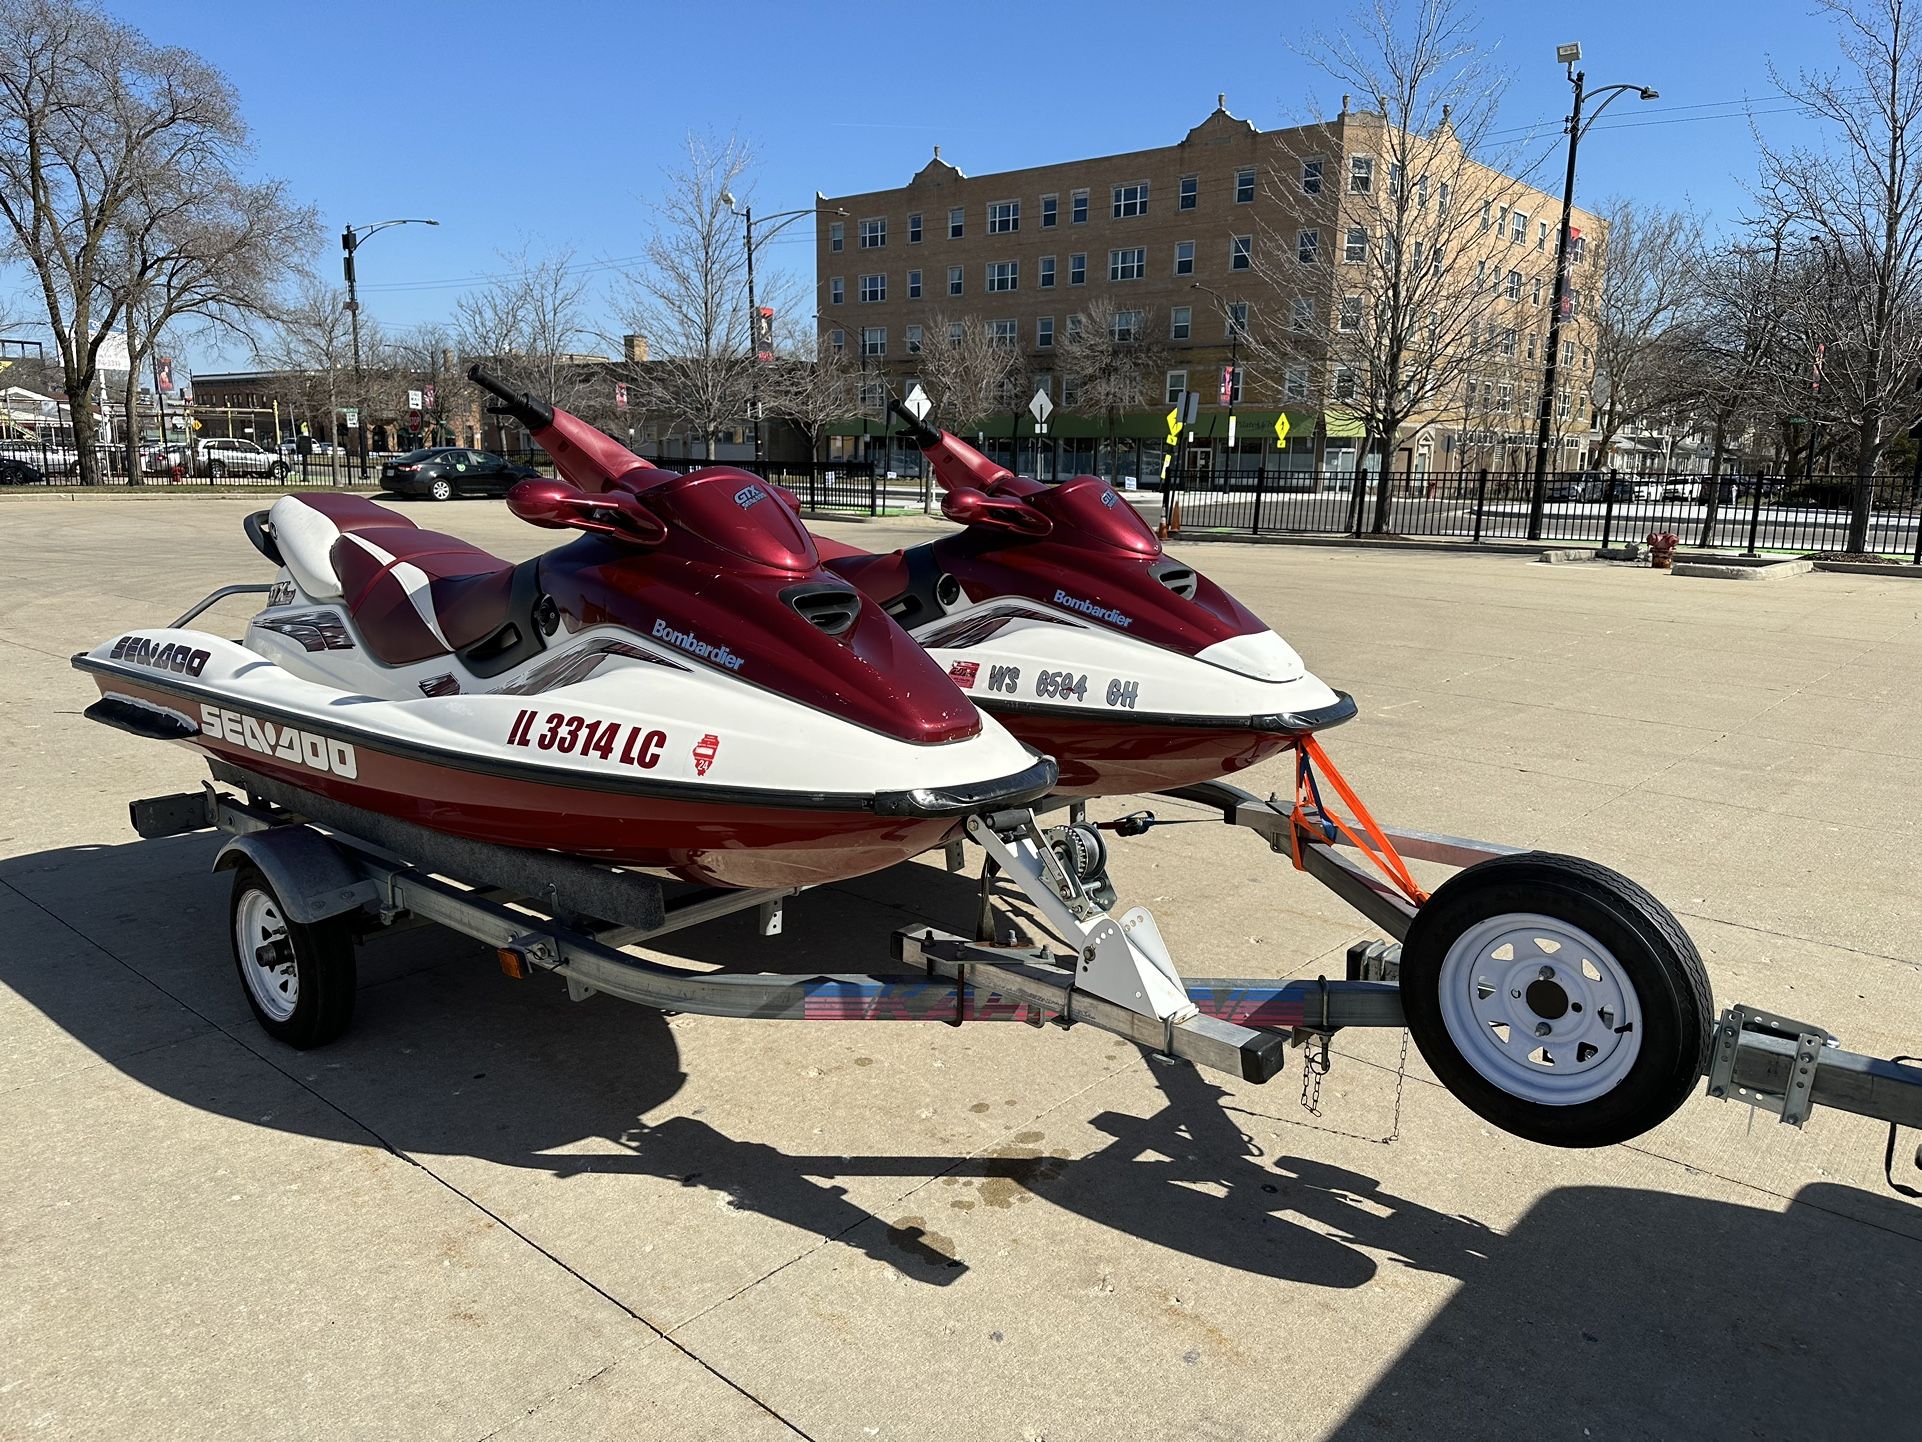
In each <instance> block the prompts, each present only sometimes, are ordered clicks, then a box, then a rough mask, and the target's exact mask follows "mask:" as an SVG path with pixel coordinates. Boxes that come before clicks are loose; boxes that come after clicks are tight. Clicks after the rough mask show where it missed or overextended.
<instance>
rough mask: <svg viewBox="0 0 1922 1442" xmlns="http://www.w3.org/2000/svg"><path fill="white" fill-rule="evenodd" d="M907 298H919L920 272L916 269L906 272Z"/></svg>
mask: <svg viewBox="0 0 1922 1442" xmlns="http://www.w3.org/2000/svg"><path fill="white" fill-rule="evenodd" d="M908 299H909V300H919V299H921V272H920V271H918V270H911V271H909V272H908Z"/></svg>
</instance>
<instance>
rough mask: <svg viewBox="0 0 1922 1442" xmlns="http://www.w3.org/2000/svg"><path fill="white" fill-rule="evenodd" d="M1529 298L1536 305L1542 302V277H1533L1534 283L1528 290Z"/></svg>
mask: <svg viewBox="0 0 1922 1442" xmlns="http://www.w3.org/2000/svg"><path fill="white" fill-rule="evenodd" d="M1529 299H1530V300H1531V301H1532V302H1533V303H1534V304H1536V305H1540V304H1541V303H1542V278H1541V277H1540V276H1539V275H1538V276H1536V277H1535V284H1534V285H1533V286H1532V287H1531V288H1530V290H1529Z"/></svg>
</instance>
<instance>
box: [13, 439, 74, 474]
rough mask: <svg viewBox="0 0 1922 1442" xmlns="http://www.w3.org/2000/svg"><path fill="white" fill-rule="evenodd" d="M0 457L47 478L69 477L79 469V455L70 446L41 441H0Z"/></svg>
mask: <svg viewBox="0 0 1922 1442" xmlns="http://www.w3.org/2000/svg"><path fill="white" fill-rule="evenodd" d="M0 456H3V457H5V458H6V459H8V460H14V461H20V462H22V463H23V464H25V465H28V466H31V467H32V468H33V469H34V470H35V471H36V472H40V473H43V474H45V475H49V476H70V475H73V474H74V473H75V472H77V471H78V470H79V469H80V453H79V452H78V451H76V450H75V449H74V448H73V447H72V446H56V445H52V444H49V443H46V442H42V441H27V440H11V441H0Z"/></svg>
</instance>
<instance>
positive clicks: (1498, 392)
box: [1495, 381, 1515, 415]
mask: <svg viewBox="0 0 1922 1442" xmlns="http://www.w3.org/2000/svg"><path fill="white" fill-rule="evenodd" d="M1514 408H1515V387H1514V386H1513V385H1512V384H1510V383H1509V382H1507V381H1503V382H1502V383H1501V384H1499V385H1497V386H1496V387H1495V409H1496V410H1498V411H1500V412H1501V413H1502V414H1503V415H1507V414H1508V413H1509V412H1510V411H1512V410H1513V409H1514Z"/></svg>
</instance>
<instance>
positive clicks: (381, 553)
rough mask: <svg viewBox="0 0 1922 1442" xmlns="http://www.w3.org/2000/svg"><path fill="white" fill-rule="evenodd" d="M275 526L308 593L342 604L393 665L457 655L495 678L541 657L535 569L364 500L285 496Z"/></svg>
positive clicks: (274, 512) (270, 520) (273, 516)
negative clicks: (523, 657) (522, 659)
mask: <svg viewBox="0 0 1922 1442" xmlns="http://www.w3.org/2000/svg"><path fill="white" fill-rule="evenodd" d="M267 524H268V527H269V528H270V529H271V531H272V533H273V537H274V542H275V544H276V545H277V546H278V548H279V550H280V555H281V559H282V561H283V562H284V563H285V564H286V567H287V569H288V570H289V571H290V572H291V573H292V574H293V577H294V580H295V581H296V582H297V583H298V584H299V586H300V589H301V590H303V591H305V592H306V593H307V594H308V595H309V596H311V597H312V598H313V599H314V600H316V601H338V602H342V603H344V604H345V605H346V607H347V612H348V615H350V616H351V617H352V618H353V621H354V627H355V629H356V630H357V631H358V632H359V634H360V636H361V639H362V640H363V641H364V642H365V643H366V645H367V648H368V649H369V650H370V651H372V652H373V654H374V655H375V656H376V657H377V658H378V659H380V660H381V661H384V662H386V663H387V664H388V665H390V666H405V665H411V664H413V663H414V662H417V661H426V660H429V659H431V658H433V657H436V656H442V655H446V654H447V653H449V652H459V653H461V655H462V659H463V660H467V661H468V662H469V664H470V666H473V668H474V669H476V670H479V671H481V673H482V674H493V672H494V671H495V670H498V669H500V668H498V667H492V668H490V667H488V665H487V662H489V661H491V660H496V659H499V658H500V657H501V656H502V655H503V654H507V653H514V654H515V657H516V659H517V658H518V655H519V654H522V653H531V651H533V650H538V649H539V644H540V643H539V640H538V639H537V635H536V632H535V628H534V626H533V624H532V611H533V607H534V602H535V601H536V599H537V595H536V592H537V589H538V586H537V581H536V575H535V563H534V562H528V563H527V564H526V565H525V566H518V567H517V566H516V565H514V563H513V562H511V561H507V560H503V559H502V558H501V557H499V556H496V555H494V554H492V553H491V552H488V551H483V550H481V549H480V547H478V546H475V545H472V544H470V543H468V542H466V541H463V540H461V539H460V538H459V537H458V536H448V535H443V534H441V533H440V532H438V531H424V530H422V529H421V528H420V527H418V526H416V525H415V524H414V523H413V522H412V521H410V520H408V519H407V518H406V517H405V516H403V515H401V514H400V513H398V512H397V511H393V510H390V509H388V508H387V507H386V506H381V505H376V504H375V503H374V502H372V501H370V500H368V499H366V498H365V497H364V496H352V495H339V494H332V493H329V492H325V491H301V492H296V493H294V494H292V495H287V496H282V497H281V498H280V499H279V500H278V501H276V502H274V505H273V508H272V509H271V510H270V511H269V512H268V515H267ZM523 572H524V573H525V574H524V575H523V574H521V573H523ZM509 632H511V633H512V634H511V635H510V634H508V633H509ZM476 653H478V654H476ZM476 662H478V663H479V664H476Z"/></svg>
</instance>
